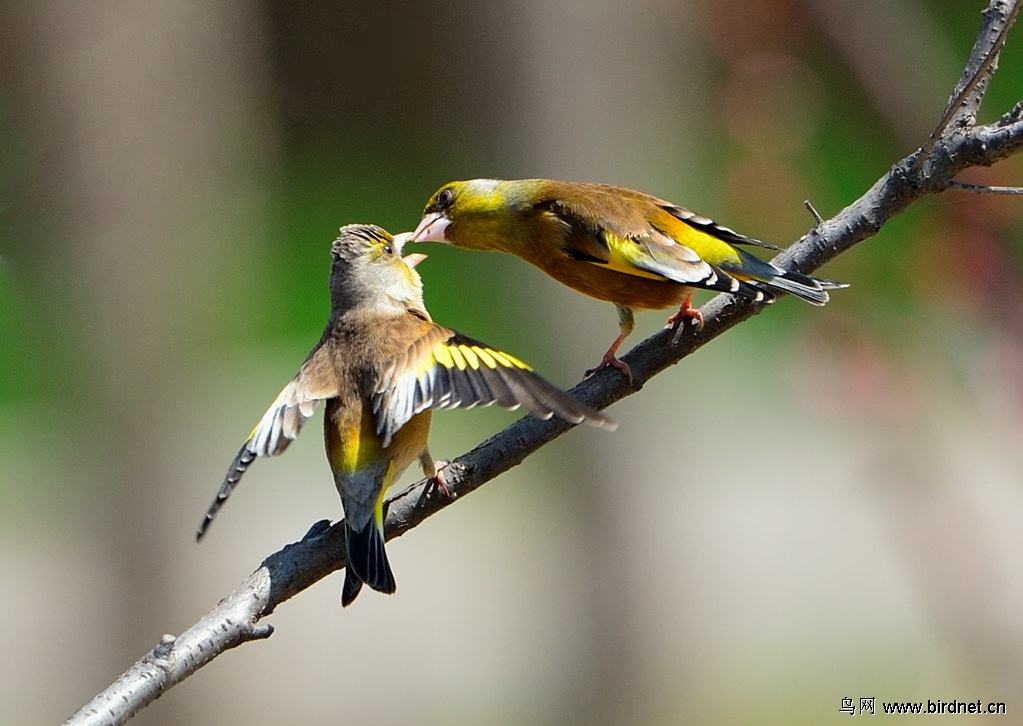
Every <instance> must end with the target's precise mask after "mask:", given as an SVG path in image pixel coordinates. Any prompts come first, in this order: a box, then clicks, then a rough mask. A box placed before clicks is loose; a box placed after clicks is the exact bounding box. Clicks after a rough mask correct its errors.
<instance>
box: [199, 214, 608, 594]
mask: <svg viewBox="0 0 1023 726" xmlns="http://www.w3.org/2000/svg"><path fill="white" fill-rule="evenodd" d="M406 237H407V235H404V236H402V237H399V238H398V239H397V240H396V239H395V238H394V237H392V236H391V235H390V234H389V233H387V232H386V231H385V230H383V229H381V228H379V227H376V226H372V225H349V226H346V227H342V228H341V234H340V235H339V236H338V238H337V239H336V240H335V241H334V244H333V247H332V255H333V264H332V267H331V274H330V300H331V312H330V320H329V321H328V322H327V328H326V330H325V331H324V333H323V336H322V337H321V338H320V342H319V343H318V344H317V345H316V347H315V348H313V350H312V352H311V353H309V356H308V357H307V358H306V360H305V363H303V364H302V367H301V369H300V370H299V372H298V375H296V376H295V378H294V379H292V381H291V382H290V383H289V384H288V385H287V386H285V387H284V390H283V391H281V393H280V395H278V396H277V398H276V399H275V400H274V402H273V403H272V404H271V405H270V408H269V409H268V410H267V412H266V413H265V414H264V415H263V418H262V419H260V421H259V423H258V424H257V425H256V427H255V429H253V431H252V433H251V434H249V437H248V439H246V441H245V444H244V445H243V446H242V448H241V450H240V451H239V452H238V455H237V456H236V457H235V459H234V461H233V462H232V463H231V467H230V468H229V469H228V472H227V476H226V478H225V479H224V483H223V484H221V486H220V491H219V492H218V493H217V496H216V498H215V499H214V500H213V503H212V504H211V505H210V507H209V510H208V511H207V513H206V516H205V518H204V519H203V521H202V523H201V524H200V525H199V530H198V532H197V533H196V538H197V539H198V538H201V537H202V536H203V534H205V532H206V529H207V527H209V525H210V522H212V521H213V518H214V516H215V515H216V514H217V511H218V510H219V509H220V507H221V506H223V504H224V502H225V501H226V500H227V498H228V497H229V496H230V495H231V491H232V490H233V489H234V487H235V486H236V485H237V484H238V482H239V480H240V479H241V477H242V475H243V474H244V473H245V470H246V469H247V468H248V467H249V465H250V464H251V463H252V462H253V461H254V460H255V459H256V458H257V457H260V456H276V455H277V454H280V453H281V452H282V451H284V450H285V449H286V448H287V446H288V444H289V443H291V442H292V441H293V440H294V439H295V438H296V437H297V436H298V434H299V431H300V430H301V429H302V425H303V424H304V423H305V422H306V421H307V420H308V419H309V417H310V416H312V415H313V412H314V410H315V408H316V405H317V403H319V402H320V401H325V402H326V414H325V416H324V439H325V443H326V448H327V459H328V461H329V462H330V468H331V470H332V471H333V473H334V483H335V485H336V486H337V490H338V492H339V494H340V495H341V504H342V507H343V508H344V512H345V522H346V530H345V532H346V543H347V549H348V564H347V567H346V570H345V583H344V587H343V589H342V594H341V603H342V605H348V604H349V603H351V602H352V601H353V600H354V599H355V597H356V595H358V594H359V591H360V590H361V588H362V585H363V583H365V584H367V585H369V586H370V587H371V588H373V589H374V590H379V591H380V592H385V593H392V592H394V589H395V583H394V575H393V574H392V572H391V567H390V564H389V563H388V561H387V554H386V552H385V551H384V537H383V519H384V512H383V503H384V494H385V492H386V491H387V488H388V487H389V486H391V484H392V483H394V482H395V481H396V480H397V479H398V478H399V477H400V476H401V475H402V473H403V472H404V471H405V469H407V468H408V467H409V465H410V464H411V463H412V462H413V461H415V460H417V459H418V460H419V462H420V464H421V465H422V468H423V472H424V473H425V474H426V475H427V476H429V477H436V476H437V470H436V467H435V464H434V461H433V459H432V458H431V457H430V453H429V451H428V450H427V437H428V435H429V431H430V416H431V411H432V410H433V409H438V408H469V407H473V406H487V405H490V404H492V403H497V404H499V405H501V406H504V407H506V408H517V407H518V406H519V405H520V404H521V405H523V406H525V407H526V408H528V409H529V410H530V411H532V412H533V413H534V414H535V415H536V416H539V417H540V418H550V417H551V416H552V415H554V414H557V415H558V416H561V417H562V418H564V419H565V420H567V421H570V422H572V423H575V424H578V423H587V424H590V425H593V426H599V427H601V428H605V429H613V428H615V424H614V423H613V422H612V421H610V420H609V419H608V418H606V417H605V416H604V415H603V414H601V413H600V412H598V411H596V410H594V409H593V408H591V407H589V406H587V405H586V404H584V403H582V402H580V401H577V400H576V399H574V398H572V397H571V396H569V395H568V394H567V393H564V392H563V391H561V390H560V389H558V388H556V387H555V386H554V385H553V384H551V383H549V382H547V381H546V380H544V379H543V378H541V377H540V376H538V375H537V374H536V373H534V372H533V370H532V369H531V368H530V367H529V366H528V365H526V364H525V363H523V362H522V361H520V360H519V359H517V358H515V357H514V356H511V355H509V354H507V353H503V352H501V351H499V350H497V349H495V348H492V347H490V346H488V345H486V344H484V343H480V342H478V341H476V340H473V339H471V338H468V337H466V336H464V335H462V334H461V333H458V332H456V331H454V330H451V329H450V328H445V327H443V326H441V325H438V324H436V323H434V322H433V321H432V320H431V319H430V314H429V313H428V312H427V311H426V308H425V307H424V305H423V288H422V282H421V280H420V277H419V274H418V273H417V272H416V271H415V269H413V268H414V267H415V265H416V264H418V263H419V262H420V261H422V259H424V258H425V255H409V256H408V257H405V258H403V257H402V256H401V252H402V250H401V246H402V244H403V242H404V239H405V238H406Z"/></svg>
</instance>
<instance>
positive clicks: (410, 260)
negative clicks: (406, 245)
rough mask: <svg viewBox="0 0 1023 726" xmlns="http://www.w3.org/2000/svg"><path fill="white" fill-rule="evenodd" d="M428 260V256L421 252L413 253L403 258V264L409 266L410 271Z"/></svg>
mask: <svg viewBox="0 0 1023 726" xmlns="http://www.w3.org/2000/svg"><path fill="white" fill-rule="evenodd" d="M425 259H426V255H424V254H422V253H420V252H413V253H412V254H411V255H405V256H404V257H402V258H401V260H402V262H404V263H405V264H406V265H408V266H409V269H413V270H414V269H415V268H416V265H418V264H419V263H420V262H422V261H423V260H425Z"/></svg>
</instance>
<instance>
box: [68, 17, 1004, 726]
mask: <svg viewBox="0 0 1023 726" xmlns="http://www.w3.org/2000/svg"><path fill="white" fill-rule="evenodd" d="M1020 3H1023V0H1017V1H1016V2H1010V1H1009V0H991V4H990V7H989V8H988V10H987V11H986V12H985V15H984V18H985V21H984V26H983V29H982V30H981V34H980V37H979V38H978V40H977V43H976V45H975V46H974V49H973V52H972V53H971V56H970V60H969V63H968V64H967V66H966V69H965V70H964V73H963V78H962V80H961V81H960V83H959V85H958V86H957V90H956V92H955V93H954V94H953V99H952V101H951V102H950V104H949V109H948V110H946V113H945V115H944V116H943V117H942V121H941V123H939V125H938V127H937V128H936V129H935V132H934V134H932V137H931V139H929V140H928V142H927V143H926V144H925V145H924V146H923V147H922V148H921V149H920V150H919V151H918V152H916V153H914V154H912V155H910V156H908V157H906V158H905V159H902V160H901V161H899V162H897V163H896V164H894V165H893V166H892V167H891V169H889V171H888V173H886V174H885V175H884V176H883V177H881V179H879V180H878V181H877V182H876V183H875V184H874V185H873V186H872V187H871V188H870V189H869V190H867V192H866V193H865V194H863V196H861V197H860V198H859V199H857V200H856V201H855V202H853V203H852V204H850V205H849V206H848V207H846V208H845V209H843V210H841V211H840V212H839V213H838V214H836V215H835V216H834V217H832V218H830V219H828V220H823V219H821V218H820V215H819V214H817V213H816V210H814V209H813V207H812V205H808V209H810V211H811V213H812V214H814V217H815V219H816V220H817V224H816V225H815V226H814V228H813V229H811V230H810V231H809V232H808V233H807V234H806V235H805V236H804V237H802V238H801V239H800V240H798V241H797V242H796V243H795V244H793V245H792V246H791V247H789V248H788V249H786V250H784V251H783V252H782V253H781V254H779V255H778V256H777V257H775V259H774V262H775V263H776V264H780V265H782V266H784V267H787V268H790V269H798V270H801V271H803V272H811V271H813V270H814V269H816V268H818V267H820V266H821V265H823V264H824V263H825V262H827V261H828V260H831V259H832V258H834V257H835V256H837V255H839V254H841V253H842V252H845V251H846V250H848V249H849V248H851V247H853V246H854V245H856V244H858V243H859V242H862V241H863V240H864V239H866V238H868V237H870V236H872V235H874V234H876V233H877V232H878V231H879V230H880V229H881V227H882V226H883V225H884V224H885V222H887V221H888V220H889V219H891V218H892V217H893V216H895V215H897V214H899V213H900V212H902V211H903V210H904V209H906V207H908V206H909V205H910V204H912V203H913V202H916V201H918V200H919V199H921V198H923V197H926V196H928V195H931V194H937V193H940V192H942V191H944V190H946V189H948V188H950V187H954V188H969V186H970V185H964V184H962V183H960V182H956V181H955V177H956V176H957V175H958V174H959V173H961V172H962V171H964V170H965V169H968V168H971V167H976V166H990V165H992V164H995V163H996V162H998V161H1000V160H1002V159H1004V158H1006V157H1008V156H1010V155H1012V154H1016V153H1019V152H1020V151H1021V149H1023V104H1021V105H1018V106H1017V107H1016V108H1014V109H1013V110H1012V111H1011V112H1009V113H1007V114H1005V115H1004V116H1003V117H1002V118H1001V119H999V120H998V121H997V122H995V123H993V124H989V125H985V126H974V125H972V121H971V123H970V124H959V127H958V128H957V130H956V132H955V133H945V130H946V128H947V127H948V125H949V124H950V123H952V122H953V121H954V120H957V119H962V118H965V117H967V116H969V117H970V118H971V119H972V117H973V116H974V115H975V113H976V110H977V108H978V107H979V105H980V102H981V100H982V98H983V93H984V90H985V89H986V85H987V82H988V80H989V79H990V77H991V74H992V73H993V72H994V70H995V64H996V60H997V55H998V51H999V50H1000V49H1001V47H1002V44H1003V43H1004V39H1005V33H1006V32H1007V30H1008V28H1009V27H1010V26H1011V24H1012V21H1013V20H1014V19H1015V18H1016V15H1017V14H1018V11H1019V6H1020ZM985 189H986V190H991V189H993V188H991V187H987V188H985ZM765 307H767V306H766V305H765V304H763V303H753V302H751V301H749V300H740V299H737V298H733V297H731V296H729V295H719V296H718V297H716V298H714V299H713V300H711V301H710V302H709V303H707V304H706V305H705V306H704V307H703V308H702V311H703V315H704V321H705V322H704V326H703V328H701V329H699V330H697V329H695V328H686V329H684V330H683V331H681V335H678V336H676V335H674V332H675V331H672V330H670V329H664V330H661V331H660V332H658V333H656V334H654V335H653V336H651V337H650V338H648V339H647V340H645V341H643V342H642V343H640V344H639V345H637V346H636V347H635V348H634V349H633V350H631V351H630V352H629V353H628V354H627V355H626V356H624V358H623V360H624V361H625V362H626V363H627V364H628V365H629V367H630V368H631V370H632V374H633V377H634V381H635V387H633V386H630V385H629V383H628V381H627V380H626V379H625V377H624V376H622V375H621V374H620V373H619V372H617V371H616V370H613V369H610V370H606V371H603V372H601V373H599V374H597V375H595V376H593V377H592V378H590V379H587V380H585V381H583V382H581V383H579V384H578V385H577V386H575V388H573V389H572V391H571V393H572V394H573V395H575V396H576V397H578V398H579V399H580V400H582V401H585V402H587V403H589V404H591V405H593V406H595V407H597V408H605V407H606V406H609V405H611V404H612V403H614V402H616V401H619V400H621V399H622V398H624V397H626V396H629V395H631V394H633V393H635V392H636V391H638V390H639V389H640V388H641V387H642V385H643V384H644V383H645V382H646V381H648V380H649V379H650V378H651V377H653V376H654V375H656V374H657V373H659V372H660V371H662V370H664V369H665V368H667V367H669V366H671V365H674V364H676V363H678V362H679V361H680V360H682V359H683V358H685V357H686V356H688V355H689V354H690V353H692V352H693V351H695V350H697V349H698V348H700V347H702V346H703V345H705V344H707V343H708V342H710V341H711V340H713V339H714V338H716V337H717V336H718V335H720V334H721V333H723V332H724V331H726V330H728V329H729V328H731V327H732V326H734V325H736V324H738V323H740V322H742V321H743V320H745V319H747V318H749V317H751V316H752V315H754V314H756V313H759V312H760V311H761V310H763V309H764V308H765ZM673 340H674V342H673ZM570 428H572V426H571V425H570V424H568V423H565V422H564V421H562V420H560V419H551V420H548V421H541V420H539V419H537V418H535V417H533V416H527V417H525V418H523V419H520V420H519V421H516V422H515V423H514V424H512V425H511V426H509V427H507V428H506V429H504V430H503V431H501V432H500V433H498V434H496V435H495V436H493V437H491V438H489V439H487V440H486V441H484V442H483V443H481V444H480V445H478V446H477V447H476V448H474V449H473V450H472V451H470V452H468V453H467V454H465V455H463V456H460V457H458V458H457V459H456V460H454V461H453V462H452V463H451V464H450V465H449V466H448V468H447V469H446V470H445V482H446V485H447V490H448V494H447V495H444V494H442V493H441V492H439V491H437V490H436V489H433V490H432V491H431V492H429V494H427V493H426V491H425V482H423V481H420V482H417V483H416V484H413V485H411V486H410V487H408V488H406V489H405V490H403V491H402V492H400V493H398V494H397V495H395V496H394V497H392V498H391V499H390V500H388V512H387V520H386V526H385V529H386V539H388V540H390V539H393V538H394V537H399V536H401V535H402V534H404V533H405V532H407V531H409V530H410V529H412V528H413V527H415V526H417V525H418V524H419V523H421V522H422V521H423V520H425V519H426V518H427V517H429V516H431V515H433V514H434V513H436V512H438V511H440V510H441V509H443V508H444V507H447V506H449V505H450V504H452V503H453V502H454V501H456V500H457V499H460V498H462V497H464V496H465V495H466V494H468V493H470V492H472V491H474V490H475V489H477V488H479V487H480V486H482V485H483V484H484V483H486V482H487V481H489V480H491V479H493V478H494V477H496V476H498V475H499V474H501V473H502V472H504V471H507V470H508V469H510V468H511V467H513V466H515V465H516V464H519V463H520V462H521V461H522V460H523V459H525V458H526V457H527V456H529V455H530V454H531V453H533V452H534V451H536V450H537V449H539V448H540V447H541V446H543V445H545V444H547V443H548V442H550V441H551V440H553V439H555V438H557V437H558V436H560V435H562V434H563V433H565V432H566V431H568V430H569V429H570ZM344 564H345V547H344V531H343V526H342V524H341V523H337V524H334V525H333V526H331V525H330V523H329V522H327V521H322V522H318V523H316V524H315V525H314V526H313V527H312V529H310V531H309V532H308V533H307V534H306V535H305V537H304V538H303V539H302V540H301V541H299V542H296V543H294V544H291V545H288V546H287V547H285V548H284V549H282V550H281V551H279V552H277V553H275V554H273V555H271V556H269V557H268V558H267V559H266V560H264V561H263V563H262V564H261V565H260V567H259V568H258V569H257V570H256V571H255V572H254V573H252V575H250V576H249V577H248V578H247V579H246V580H245V581H244V582H243V583H242V584H241V585H240V586H239V587H238V588H237V589H236V590H235V591H234V592H233V593H231V594H230V595H229V596H228V597H226V598H225V599H224V600H223V601H221V602H220V603H219V604H218V605H217V607H216V608H215V609H214V610H212V611H211V612H210V613H209V614H208V615H206V616H205V617H204V618H202V620H200V621H199V622H198V623H196V624H195V625H194V626H192V627H191V628H189V629H188V630H186V631H185V632H184V633H182V634H181V635H180V636H178V637H177V638H173V637H172V636H164V639H163V640H162V641H161V642H160V644H158V645H157V647H156V648H154V649H153V650H152V651H151V652H149V653H148V654H146V655H145V656H143V657H142V658H141V659H140V660H139V661H138V662H137V663H136V664H135V665H133V666H132V667H131V668H130V669H129V670H128V671H127V672H126V673H125V674H124V675H122V676H121V677H120V678H119V679H118V680H117V681H116V682H115V683H114V684H112V685H111V686H110V687H109V688H107V689H106V690H105V691H104V692H103V693H101V694H99V695H98V696H96V698H94V699H93V700H92V701H91V702H90V703H89V704H87V705H86V706H85V707H83V708H82V709H81V710H80V711H79V712H78V713H77V714H75V715H74V716H72V717H71V718H70V719H69V720H68V721H67V722H66V723H67V724H74V725H75V726H77V725H80V724H90V725H91V726H98V725H100V724H104V725H106V724H122V723H125V722H126V721H127V720H128V719H130V718H131V717H132V715H133V714H135V713H136V712H138V711H139V710H140V709H141V708H143V707H144V706H146V705H147V704H149V703H150V702H152V701H153V700H155V699H156V698H158V697H159V696H160V695H161V694H162V693H164V692H165V691H166V690H167V689H169V688H171V687H172V686H174V685H175V684H176V683H178V682H180V681H181V680H183V679H184V678H186V677H188V676H189V675H191V674H192V673H194V672H195V671H196V670H198V669H199V668H201V667H202V666H203V665H205V664H206V663H208V662H209V661H211V660H212V659H213V658H215V657H216V656H218V655H220V654H221V653H223V652H225V651H226V650H229V649H230V648H233V647H235V646H237V645H240V644H242V643H245V642H248V641H250V640H256V639H260V638H266V637H268V636H269V635H270V634H271V633H272V632H273V629H272V628H271V627H270V626H269V625H263V624H261V623H260V620H261V619H263V618H264V617H266V616H267V615H269V614H270V613H272V612H273V611H274V609H275V608H276V607H277V606H278V605H279V604H280V603H282V602H284V601H285V600H288V599H289V598H291V597H293V596H294V595H296V594H297V593H299V592H301V591H302V590H304V589H306V588H308V587H310V586H311V585H312V584H313V583H315V582H316V581H318V580H320V579H322V578H323V577H326V576H327V575H329V574H330V573H331V572H333V571H335V570H338V569H340V568H342V567H344Z"/></svg>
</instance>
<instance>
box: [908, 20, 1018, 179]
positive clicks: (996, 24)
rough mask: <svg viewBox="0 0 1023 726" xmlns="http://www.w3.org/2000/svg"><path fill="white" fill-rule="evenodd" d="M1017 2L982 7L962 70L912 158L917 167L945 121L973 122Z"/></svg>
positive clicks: (921, 162) (942, 131)
mask: <svg viewBox="0 0 1023 726" xmlns="http://www.w3.org/2000/svg"><path fill="white" fill-rule="evenodd" d="M1021 3H1023V0H991V4H990V5H989V6H988V8H987V10H985V11H984V13H983V16H984V24H983V25H982V26H981V29H980V33H979V34H978V35H977V40H976V42H975V43H974V45H973V50H972V51H971V52H970V57H969V60H967V62H966V67H965V68H964V69H963V74H962V76H961V77H960V78H959V82H958V83H956V86H955V88H954V89H953V91H952V97H951V98H950V99H949V102H948V105H947V106H946V107H945V112H944V113H943V114H942V116H941V120H939V121H938V125H937V126H935V127H934V130H933V131H932V132H931V135H930V136H929V137H928V139H927V141H926V143H924V145H923V146H922V147H921V149H920V155H919V156H918V157H917V159H916V162H915V165H916V166H917V167H919V166H920V165H922V164H924V163H925V162H926V161H927V157H928V156H930V153H931V150H932V149H933V148H934V145H935V144H936V143H937V142H938V139H939V138H941V136H942V135H943V134H944V133H945V130H946V129H947V128H948V126H949V124H951V123H952V122H953V121H956V122H957V123H958V124H960V125H963V126H972V125H973V123H974V121H975V120H976V117H977V112H978V111H979V110H980V104H981V101H983V100H984V94H985V93H986V92H987V86H988V83H989V82H990V80H991V76H992V75H994V72H995V69H996V68H997V67H998V55H999V53H1001V52H1002V46H1004V45H1005V37H1006V35H1008V33H1009V28H1011V27H1012V24H1013V23H1014V22H1016V17H1017V16H1018V15H1019V9H1020V5H1021Z"/></svg>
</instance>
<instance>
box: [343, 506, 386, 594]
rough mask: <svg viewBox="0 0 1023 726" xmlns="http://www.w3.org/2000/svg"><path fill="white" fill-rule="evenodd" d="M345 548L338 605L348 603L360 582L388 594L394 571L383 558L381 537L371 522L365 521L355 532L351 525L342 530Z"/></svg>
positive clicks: (358, 589) (357, 590)
mask: <svg viewBox="0 0 1023 726" xmlns="http://www.w3.org/2000/svg"><path fill="white" fill-rule="evenodd" d="M345 543H346V545H347V548H348V564H347V566H346V567H345V584H344V587H343V588H342V590H341V604H342V605H344V606H347V605H350V604H351V603H352V601H353V600H355V598H356V596H357V595H358V594H359V591H360V590H361V589H362V585H363V583H365V584H367V585H369V586H370V587H371V588H373V589H374V590H376V591H377V592H383V593H386V594H388V595H390V594H391V593H393V592H394V591H395V589H396V585H395V582H394V573H392V572H391V564H390V563H389V562H388V561H387V552H386V551H385V550H384V538H383V535H382V533H381V532H380V530H379V529H377V528H376V526H374V524H373V522H368V523H367V524H366V526H365V527H364V528H363V529H362V530H361V531H359V532H356V531H355V530H353V529H352V528H351V527H347V528H346V530H345Z"/></svg>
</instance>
